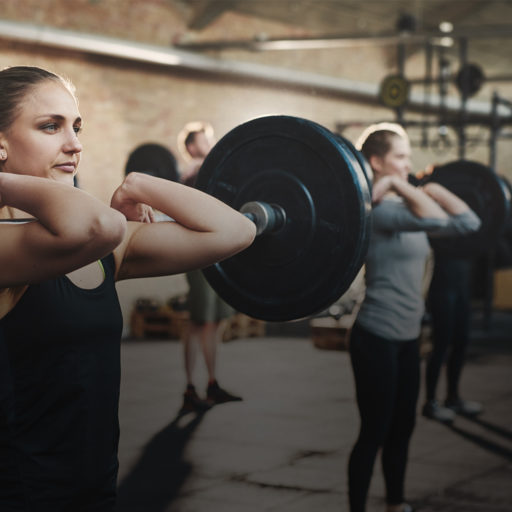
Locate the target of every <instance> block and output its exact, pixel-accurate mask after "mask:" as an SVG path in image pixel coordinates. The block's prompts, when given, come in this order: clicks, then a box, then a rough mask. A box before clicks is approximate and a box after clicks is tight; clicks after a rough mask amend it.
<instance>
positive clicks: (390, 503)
mask: <svg viewBox="0 0 512 512" xmlns="http://www.w3.org/2000/svg"><path fill="white" fill-rule="evenodd" d="M361 146H362V147H361V150H362V152H363V154H364V156H365V157H366V158H367V160H368V162H369V163H370V166H371V168H372V170H373V173H374V180H373V187H372V198H373V202H374V208H373V210H372V217H373V227H372V233H371V237H370V245H369V250H368V254H367V258H366V262H365V270H366V274H365V279H366V295H365V299H364V301H363V304H362V306H361V309H360V311H359V313H358V317H357V320H356V323H355V324H354V326H353V328H352V333H351V339H350V358H351V363H352V369H353V373H354V380H355V386H356V397H357V405H358V409H359V413H360V418H361V426H360V432H359V436H358V438H357V441H356V443H355V445H354V447H353V449H352V452H351V454H350V459H349V467H348V483H349V502H350V511H351V512H364V510H365V507H366V497H367V494H368V488H369V485H370V480H371V476H372V472H373V466H374V463H375V458H376V456H377V453H378V451H379V449H380V448H382V468H383V473H384V480H385V484H386V501H387V509H386V512H409V511H411V510H412V509H411V507H410V506H409V505H408V504H406V503H405V500H404V481H405V470H406V465H407V452H408V446H409V440H410V437H411V435H412V432H413V429H414V424H415V419H416V404H417V400H418V394H419V378H420V359H419V342H418V337H419V333H420V327H421V318H422V316H423V312H424V298H423V293H422V290H423V286H422V282H423V274H424V271H425V265H426V261H427V257H428V254H429V251H430V248H429V243H428V238H427V233H428V235H429V236H450V235H455V234H457V235H460V234H464V233H470V232H472V231H474V230H476V229H478V227H479V225H480V220H479V219H478V217H477V216H476V215H475V214H474V213H473V212H472V211H471V210H470V209H469V207H468V206H467V204H466V203H464V202H463V201H462V200H461V199H459V198H458V197H457V196H455V195H454V194H452V193H451V192H449V191H448V190H447V189H445V188H444V187H442V186H441V185H439V184H436V183H428V184H427V185H425V186H424V187H422V188H417V187H413V186H412V185H410V184H409V183H408V181H407V176H408V174H409V172H410V167H411V162H410V145H409V140H408V137H407V134H406V133H405V131H404V130H403V129H402V128H401V127H400V126H398V125H390V124H385V125H378V126H375V127H370V129H368V130H367V132H366V133H364V134H363V136H362V144H361Z"/></svg>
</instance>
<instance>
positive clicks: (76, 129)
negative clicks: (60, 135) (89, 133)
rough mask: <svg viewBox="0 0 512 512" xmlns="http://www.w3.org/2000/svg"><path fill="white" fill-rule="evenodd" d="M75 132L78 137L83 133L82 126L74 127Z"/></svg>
mask: <svg viewBox="0 0 512 512" xmlns="http://www.w3.org/2000/svg"><path fill="white" fill-rule="evenodd" d="M73 130H75V133H76V134H77V135H78V134H79V133H80V132H81V131H82V127H81V126H73Z"/></svg>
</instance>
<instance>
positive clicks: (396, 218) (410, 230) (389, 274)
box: [357, 197, 480, 340]
mask: <svg viewBox="0 0 512 512" xmlns="http://www.w3.org/2000/svg"><path fill="white" fill-rule="evenodd" d="M372 215H373V232H372V235H371V238H370V246H369V248H368V253H367V257H366V273H365V280H366V297H365V300H364V302H363V304H362V307H361V309H360V311H359V315H358V318H357V321H358V323H359V324H360V325H361V326H363V327H364V328H366V329H368V330H369V331H371V332H373V333H374V334H377V335H378V336H382V337H383V338H387V339H392V340H409V339H412V338H417V337H418V336H419V334H420V327H421V319H422V317H423V313H424V304H425V301H424V298H423V295H422V287H423V284H422V283H423V272H424V269H425V263H426V259H427V256H428V254H429V252H430V245H429V243H428V239H427V234H426V232H428V233H429V234H430V235H431V236H449V235H463V234H465V233H470V232H472V231H473V230H474V229H475V228H478V226H479V225H480V221H479V219H478V217H477V216H476V215H475V214H474V213H473V211H472V210H467V211H464V212H462V213H459V214H457V215H453V216H449V217H447V218H444V219H439V218H428V217H427V218H420V217H417V216H415V215H414V214H413V213H411V211H410V210H409V209H408V208H407V206H406V205H405V204H404V202H403V201H402V200H400V199H399V198H398V197H395V198H388V199H386V200H383V201H382V202H381V203H380V204H378V205H376V206H375V208H374V209H373V214H372Z"/></svg>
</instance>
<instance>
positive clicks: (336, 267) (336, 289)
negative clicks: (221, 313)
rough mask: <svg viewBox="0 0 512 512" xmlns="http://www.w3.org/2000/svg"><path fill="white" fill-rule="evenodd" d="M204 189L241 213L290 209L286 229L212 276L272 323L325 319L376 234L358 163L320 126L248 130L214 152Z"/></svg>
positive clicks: (237, 131)
mask: <svg viewBox="0 0 512 512" xmlns="http://www.w3.org/2000/svg"><path fill="white" fill-rule="evenodd" d="M196 184H197V187H198V188H199V189H201V190H203V191H205V192H207V193H209V194H211V195H213V196H215V197H217V198H219V199H221V200H222V201H224V202H225V203H227V204H229V205H230V206H232V207H233V208H235V209H237V210H239V209H240V208H241V207H242V205H243V204H245V203H247V202H249V201H262V202H266V203H274V204H277V205H279V206H281V207H282V208H283V209H284V210H285V212H286V223H285V225H284V226H283V228H281V229H280V230H279V231H278V232H275V233H264V234H262V235H260V236H258V237H257V239H256V240H255V242H254V243H253V244H252V245H251V247H249V248H248V249H246V250H245V251H243V252H241V253H239V254H237V255H236V256H234V257H232V258H229V259H228V260H225V261H223V262H221V263H218V264H216V265H213V266H212V267H209V268H207V269H205V270H204V274H205V276H206V278H207V280H208V281H209V282H210V284H211V285H212V287H213V288H214V289H215V290H216V291H217V293H218V294H219V295H220V296H221V297H222V298H223V299H224V300H225V301H226V302H228V303H229V304H231V305H232V306H233V307H234V308H235V309H237V310H238V311H241V312H243V313H246V314H247V315H250V316H252V317H255V318H260V319H263V320H268V321H287V320H294V319H298V318H303V317H306V316H309V315H312V314H314V313H316V312H318V311H322V310H324V309H325V308H326V307H328V306H329V305H330V304H332V303H333V302H334V301H336V300H337V299H338V298H339V297H340V296H341V295H342V294H343V293H344V292H345V291H346V290H347V289H348V287H349V286H350V284H351V283H352V281H353V279H354V278H355V276H356V274H357V272H358V271H359V269H360V268H361V266H362V264H363V261H364V258H365V255H366V251H367V247H368V237H369V233H370V210H371V201H370V194H369V190H368V186H367V182H366V179H365V177H364V174H363V172H362V170H361V168H360V166H359V165H358V162H357V160H356V158H355V157H354V155H352V154H351V153H350V152H349V151H347V150H346V148H345V147H343V146H342V145H340V144H339V143H338V142H337V140H336V137H335V136H334V134H333V133H331V132H330V131H329V130H327V129H326V128H324V127H322V126H320V125H318V124H316V123H313V122H311V121H308V120H305V119H301V118H297V117H290V116H268V117H262V118H258V119H254V120H252V121H249V122H247V123H244V124H242V125H240V126H238V127H236V128H234V129H233V130H232V131H230V132H229V133H228V134H226V135H225V136H224V137H223V138H222V139H221V140H220V141H219V142H218V143H217V144H216V145H215V147H214V148H213V149H212V150H211V151H210V153H209V154H208V156H207V158H206V160H205V161H204V163H203V165H202V167H201V170H200V172H199V175H198V178H197V182H196Z"/></svg>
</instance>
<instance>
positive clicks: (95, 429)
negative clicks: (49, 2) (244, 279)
mask: <svg viewBox="0 0 512 512" xmlns="http://www.w3.org/2000/svg"><path fill="white" fill-rule="evenodd" d="M81 125H82V119H81V117H80V113H79V111H78V106H77V101H76V98H75V96H74V93H73V89H72V87H71V86H70V84H69V83H68V82H66V81H65V80H63V79H62V78H60V77H58V76H57V75H55V74H53V73H50V72H48V71H46V70H43V69H40V68H35V67H26V66H19V67H11V68H7V69H4V70H2V71H0V170H1V172H0V218H2V219H4V220H5V219H7V220H9V222H1V223H0V239H1V240H2V243H1V244H0V333H1V335H0V343H1V346H0V357H1V358H2V361H1V365H0V368H1V370H2V377H1V378H0V385H1V386H2V388H1V389H0V453H1V458H0V510H5V511H8V510H9V511H11V510H12V511H14V510H16V511H18V510H19V511H28V510H37V511H38V512H59V511H66V512H68V511H73V512H83V511H93V510H94V511H96V512H97V511H103V512H106V511H113V510H114V509H115V495H116V490H115V488H116V478H117V468H118V461H117V446H118V436H119V422H118V416H117V412H118V401H119V380H120V357H119V356H120V339H121V331H122V318H121V310H120V306H119V301H118V298H117V294H116V289H115V281H116V280H121V279H129V278H138V277H149V276H157V275H166V274H174V273H182V272H185V271H188V270H190V269H192V268H199V267H204V266H206V265H209V264H212V263H213V262H215V261H218V260H221V259H223V258H227V257H229V256H231V255H233V254H235V253H236V252H238V251H240V250H242V249H244V248H245V247H247V246H248V245H249V244H250V243H251V242H252V240H253V239H254V236H255V225H254V224H253V223H252V222H251V221H250V220H248V219H247V218H245V217H244V216H243V215H241V214H240V213H238V212H236V211H235V210H233V209H231V208H229V207H228V206H227V205H225V204H224V203H222V202H221V201H218V200H217V199H215V198H213V197H211V196H208V195H206V194H203V193H201V192H199V191H198V190H194V189H193V188H190V187H185V186H183V185H181V184H178V183H174V182H172V181H169V180H163V179H159V178H155V177H152V176H148V175H144V174H140V173H130V174H129V175H128V176H127V177H126V178H125V179H124V181H123V183H122V184H121V186H120V187H119V188H118V189H117V190H116V191H115V192H114V194H113V196H112V200H111V205H110V207H109V206H107V205H105V204H104V203H102V202H101V201H99V200H96V199H95V198H94V197H92V196H91V195H89V194H87V193H86V192H84V191H82V190H80V189H79V188H77V187H74V186H73V178H74V176H75V175H76V172H77V168H78V164H79V162H80V156H81V152H82V145H81V143H80V140H79V138H78V133H79V132H80V130H81ZM153 208H155V209H157V210H159V211H161V212H163V213H164V214H166V215H168V216H169V217H171V218H172V219H174V221H173V222H158V223H153V222H152V220H153V214H152V209H153ZM26 217H30V218H32V219H33V220H32V221H30V222H24V223H19V222H18V223H16V222H13V221H15V220H16V219H20V218H26Z"/></svg>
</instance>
